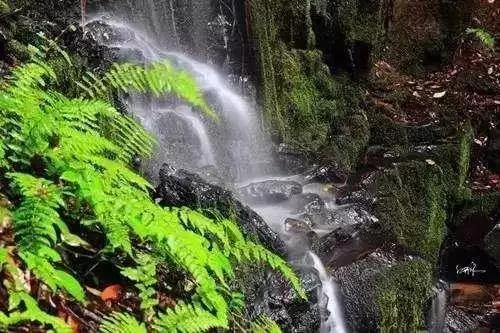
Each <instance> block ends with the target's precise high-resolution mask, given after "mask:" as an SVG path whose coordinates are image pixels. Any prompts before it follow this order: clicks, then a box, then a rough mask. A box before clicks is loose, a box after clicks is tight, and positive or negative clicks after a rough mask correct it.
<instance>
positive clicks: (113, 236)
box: [0, 51, 305, 332]
mask: <svg viewBox="0 0 500 333" xmlns="http://www.w3.org/2000/svg"><path fill="white" fill-rule="evenodd" d="M44 52H45V51H41V52H40V54H39V58H37V59H36V60H35V61H34V62H32V63H30V64H27V65H25V66H20V67H19V68H17V69H15V70H14V73H13V80H12V81H11V82H10V84H9V85H7V87H6V88H5V89H4V90H3V91H1V92H0V123H1V124H2V126H1V129H0V143H1V145H0V147H1V150H0V152H1V153H2V154H3V155H4V156H5V160H7V161H8V163H7V164H6V167H7V169H8V171H9V172H10V173H9V177H10V179H11V182H12V185H13V186H11V187H12V188H14V189H15V190H16V191H17V193H18V194H19V195H20V196H21V197H22V200H19V202H18V203H17V204H16V208H15V210H14V213H13V226H14V231H15V238H16V249H17V253H18V254H19V257H20V258H21V259H22V260H23V261H24V262H25V263H26V265H27V266H28V268H29V269H30V270H32V271H33V272H34V273H35V275H36V276H37V277H38V278H39V279H40V280H42V282H44V283H46V284H47V285H48V286H49V287H50V288H51V289H53V290H57V289H64V290H65V291H67V292H68V293H69V294H71V295H72V296H73V297H75V298H76V299H77V300H80V301H81V300H83V298H84V292H83V290H82V288H81V286H80V285H79V283H78V282H77V281H76V280H75V279H74V278H73V277H71V275H69V274H68V273H66V272H64V271H63V270H61V269H59V268H58V267H57V266H58V265H60V264H61V257H60V255H59V253H58V252H57V251H56V250H55V249H54V248H55V246H56V244H58V243H60V242H62V241H64V240H67V239H73V240H74V239H77V236H76V235H72V234H71V233H70V232H69V230H68V227H67V226H66V224H65V223H64V221H63V220H62V218H61V216H65V215H63V214H61V215H59V212H60V211H66V210H67V209H69V208H68V207H66V205H65V202H64V200H63V199H64V198H66V196H67V195H69V194H70V195H71V196H72V197H74V198H77V200H78V201H79V202H82V203H84V204H85V206H86V207H88V209H87V212H86V213H85V216H81V217H80V218H82V219H85V220H92V221H94V222H93V227H95V228H98V229H100V230H101V231H102V233H103V235H105V237H106V238H107V241H108V244H107V246H106V248H105V249H104V250H105V251H108V252H112V253H116V252H118V251H119V252H125V253H127V254H128V255H130V256H131V257H133V256H134V247H133V246H132V239H133V240H134V242H139V243H141V245H142V246H145V247H146V248H148V249H150V250H151V254H150V255H149V257H148V256H146V257H140V256H138V257H137V262H136V266H134V267H127V268H124V269H123V273H124V275H126V276H128V277H129V278H130V279H132V280H134V281H135V282H136V287H137V288H138V290H139V292H140V296H141V300H142V304H141V307H142V309H143V311H144V312H145V313H146V316H144V317H145V318H146V319H145V320H147V319H149V318H150V317H152V316H151V314H152V312H153V310H154V307H155V306H156V304H157V300H156V295H155V294H156V293H155V290H154V285H155V284H156V276H155V273H156V269H155V267H156V264H157V263H155V261H156V258H161V259H168V260H169V262H171V263H173V264H174V265H176V266H177V267H178V268H180V269H182V270H183V271H184V272H185V273H186V276H187V278H189V279H190V280H191V281H192V282H193V285H194V288H193V289H192V290H191V291H192V292H193V296H192V298H191V299H190V300H189V303H187V302H182V301H179V302H178V303H177V306H176V307H175V308H174V309H169V310H167V311H166V312H165V313H163V314H161V315H159V316H158V317H157V318H156V319H154V327H156V328H157V329H158V330H159V331H167V332H175V331H180V332H200V331H206V330H208V329H210V328H216V327H220V328H227V327H228V325H229V312H230V310H231V309H232V305H231V304H232V303H234V302H233V298H234V297H233V296H232V293H230V292H229V291H228V290H230V288H229V287H228V285H231V284H230V283H228V282H230V281H231V280H232V279H234V272H233V264H234V263H235V262H260V263H262V264H267V265H269V266H271V267H272V268H274V269H277V270H278V271H280V272H281V273H282V274H283V275H284V276H285V277H286V278H288V279H289V280H290V282H291V284H292V286H293V287H294V288H295V290H296V291H297V293H298V294H299V295H300V296H302V297H305V293H304V291H303V289H302V287H301V286H300V281H299V279H298V278H297V276H296V275H295V274H294V272H293V270H292V269H291V268H290V266H289V265H288V264H287V263H286V262H285V261H284V260H283V259H281V258H280V257H278V256H276V255H274V254H272V253H271V252H270V251H268V250H266V249H265V248H263V247H262V246H260V245H257V244H254V243H252V242H249V241H247V240H246V239H245V237H244V236H243V234H242V233H241V231H240V229H239V227H238V226H237V225H236V224H235V223H234V222H233V221H230V220H219V219H209V218H207V217H205V216H203V214H201V213H200V212H196V211H193V210H191V209H188V208H172V209H164V208H162V207H160V206H159V205H158V204H156V203H155V202H154V201H153V200H152V199H151V197H150V193H149V191H150V189H151V185H150V184H149V182H148V181H147V180H145V179H144V178H143V177H141V176H140V175H138V174H136V173H135V172H134V171H132V170H131V169H130V168H129V163H130V162H131V159H132V158H133V157H135V156H137V155H139V156H147V155H148V154H150V153H151V151H152V147H153V144H154V142H153V140H152V139H151V137H150V136H149V135H148V134H147V133H146V132H145V130H144V129H143V128H142V127H140V126H139V125H138V124H137V123H136V122H135V121H134V120H133V119H131V118H127V117H124V116H123V115H121V114H120V113H119V112H118V111H117V110H116V109H114V108H113V107H112V106H111V105H109V104H108V103H107V102H105V101H100V100H96V99H90V100H87V99H81V98H80V99H68V98H66V97H65V96H63V95H62V94H59V93H56V92H52V91H50V89H47V87H48V86H49V85H48V84H50V83H51V80H55V79H56V78H55V74H54V71H53V70H52V69H51V68H50V66H49V65H47V64H46V63H44V61H43V60H42V59H41V57H42V56H43V53H44ZM80 85H81V86H82V87H83V88H85V89H84V90H86V91H88V94H89V95H91V96H99V95H100V94H101V93H103V92H106V91H107V89H108V87H110V86H111V87H114V89H117V90H121V91H129V90H135V91H139V92H147V91H152V92H153V93H154V94H156V95H160V94H164V93H168V92H170V93H174V94H176V95H178V96H179V97H182V98H184V99H186V100H187V101H189V102H190V103H192V104H193V105H194V106H197V107H199V108H200V109H203V110H205V111H206V112H209V111H210V110H209V108H208V107H207V106H206V104H205V102H204V101H203V98H202V94H201V92H200V91H199V90H198V89H197V88H196V85H195V82H194V80H193V79H192V78H190V77H189V76H188V75H187V74H186V73H183V72H181V71H178V70H176V69H174V68H173V67H172V66H171V65H170V64H169V63H167V62H160V63H155V64H152V65H147V66H146V67H140V66H135V65H131V64H123V65H115V66H113V68H112V69H111V71H110V72H109V73H108V74H107V75H105V77H104V78H103V79H99V78H97V77H95V76H94V75H90V74H89V75H88V76H87V78H86V79H85V80H84V83H80ZM83 88H82V89H83ZM34 158H36V159H37V160H40V164H41V167H40V169H41V170H40V171H39V172H42V173H43V174H44V177H46V178H47V179H44V178H38V177H33V176H31V175H27V174H22V173H19V172H16V171H18V170H19V169H20V170H27V169H28V168H29V167H31V163H32V161H33V159H34ZM48 179H53V180H56V182H57V184H55V183H54V182H52V181H50V180H48ZM16 200H17V198H16ZM65 213H67V212H65ZM89 215H90V216H89ZM84 226H88V224H85V225H84ZM2 318H3V319H5V318H4V317H2ZM113 318H114V319H111V320H110V321H108V322H112V323H114V324H120V323H121V322H128V324H126V325H132V326H131V327H134V325H135V324H137V325H135V326H141V327H142V326H143V325H141V324H138V323H137V322H136V321H135V322H133V323H132V319H131V318H124V317H121V316H120V315H115V316H113ZM193 318H196V320H193ZM128 319H130V320H128ZM5 320H7V319H5ZM110 325H111V324H110ZM106 327H108V328H111V327H112V326H105V325H104V329H105V328H106ZM127 327H128V326H127Z"/></svg>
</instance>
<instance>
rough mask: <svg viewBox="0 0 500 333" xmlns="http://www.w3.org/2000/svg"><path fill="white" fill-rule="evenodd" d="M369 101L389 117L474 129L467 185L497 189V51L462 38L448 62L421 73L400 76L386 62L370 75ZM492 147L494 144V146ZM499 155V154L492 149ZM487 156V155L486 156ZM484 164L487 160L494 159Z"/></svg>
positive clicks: (499, 96) (499, 85) (499, 184)
mask: <svg viewBox="0 0 500 333" xmlns="http://www.w3.org/2000/svg"><path fill="white" fill-rule="evenodd" d="M371 80H372V82H376V84H375V85H371V86H370V88H369V89H368V92H367V94H368V99H369V100H371V101H372V102H373V103H375V105H377V106H378V107H379V108H381V109H382V110H384V113H385V114H386V115H387V116H389V117H390V118H391V119H393V120H394V121H396V122H398V123H401V124H408V125H428V124H436V125H438V126H439V124H447V123H449V122H454V123H456V124H460V123H463V122H466V121H469V122H470V123H471V124H472V127H473V128H474V130H475V137H474V146H473V147H472V161H473V164H472V165H471V172H470V179H469V185H470V188H471V190H472V191H473V192H489V191H492V190H499V189H500V172H499V170H498V166H496V167H491V166H489V165H488V164H495V163H496V164H498V156H496V157H493V156H488V153H489V152H491V150H492V149H496V150H498V149H499V147H498V145H499V143H498V140H500V136H499V135H498V132H499V131H500V62H499V61H498V57H497V52H495V51H494V50H491V49H488V48H486V47H484V46H482V45H479V43H477V42H472V41H470V40H469V41H462V43H461V45H460V47H459V48H458V49H457V51H456V53H455V55H454V56H453V58H452V59H451V62H450V63H449V64H447V65H445V66H443V67H441V68H438V69H437V70H435V71H434V70H428V71H426V72H425V73H424V74H423V75H418V76H417V75H415V76H410V75H404V74H401V73H400V72H398V71H397V70H396V69H395V68H394V67H392V66H391V65H390V64H389V63H387V62H385V61H378V62H377V63H376V64H375V66H374V70H373V73H372V78H371ZM493 146H495V147H496V148H494V147H493ZM497 154H498V152H497ZM490 155H491V154H490ZM495 158H496V160H495V161H491V162H490V163H488V159H490V160H491V159H495Z"/></svg>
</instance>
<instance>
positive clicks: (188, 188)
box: [155, 164, 285, 255]
mask: <svg viewBox="0 0 500 333" xmlns="http://www.w3.org/2000/svg"><path fill="white" fill-rule="evenodd" d="M155 198H157V200H158V201H159V203H160V204H161V205H164V206H179V207H180V206H187V207H192V208H211V209H217V210H218V212H219V213H221V214H222V215H223V216H225V217H231V218H233V217H235V218H236V220H237V222H238V223H239V225H240V227H241V229H242V231H243V232H244V233H245V235H246V236H247V237H252V238H256V239H258V240H259V241H260V242H261V243H262V244H263V245H264V246H266V247H267V248H268V249H270V250H272V251H274V252H275V253H278V254H281V255H284V254H285V244H284V242H283V241H282V240H281V239H280V238H279V237H278V235H277V234H276V233H275V232H274V231H272V230H271V229H270V228H269V226H268V225H267V224H266V222H265V221H264V220H263V219H262V217H260V216H259V215H258V214H257V213H255V212H254V211H253V210H252V209H250V208H249V207H247V206H245V205H243V204H242V203H241V202H240V201H238V200H236V199H235V198H234V196H233V195H232V193H231V192H229V191H227V190H225V189H223V188H222V187H220V186H217V185H212V184H210V183H208V182H206V181H205V180H203V179H202V178H201V177H200V176H198V175H196V174H193V173H190V172H188V171H185V170H177V169H174V168H172V167H171V166H169V165H167V164H165V165H163V167H162V168H161V170H160V177H159V185H158V187H157V188H156V191H155Z"/></svg>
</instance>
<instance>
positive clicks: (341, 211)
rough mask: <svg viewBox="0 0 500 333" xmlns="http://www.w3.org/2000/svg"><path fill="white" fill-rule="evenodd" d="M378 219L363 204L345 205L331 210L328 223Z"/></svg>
mask: <svg viewBox="0 0 500 333" xmlns="http://www.w3.org/2000/svg"><path fill="white" fill-rule="evenodd" d="M376 222H378V219H377V218H376V217H375V216H373V215H372V214H370V213H369V212H368V210H366V209H365V208H364V207H363V206H362V205H345V206H342V207H338V208H337V209H335V210H331V211H329V219H328V223H329V224H330V225H333V226H341V227H342V226H349V225H353V224H359V225H364V224H370V223H376Z"/></svg>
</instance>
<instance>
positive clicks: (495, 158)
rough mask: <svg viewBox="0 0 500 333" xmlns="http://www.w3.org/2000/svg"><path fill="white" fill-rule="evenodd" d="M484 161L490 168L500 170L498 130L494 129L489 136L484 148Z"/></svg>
mask: <svg viewBox="0 0 500 333" xmlns="http://www.w3.org/2000/svg"><path fill="white" fill-rule="evenodd" d="M486 152H487V153H486V161H487V162H488V166H489V167H490V168H491V170H493V171H495V172H500V130H498V129H497V130H496V131H494V132H493V133H492V135H491V136H490V141H489V144H488V148H487V150H486Z"/></svg>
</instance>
